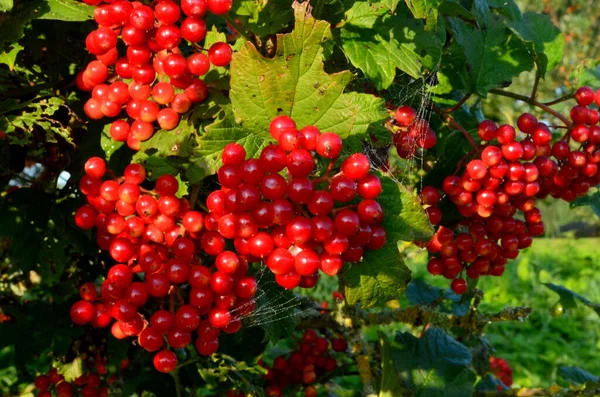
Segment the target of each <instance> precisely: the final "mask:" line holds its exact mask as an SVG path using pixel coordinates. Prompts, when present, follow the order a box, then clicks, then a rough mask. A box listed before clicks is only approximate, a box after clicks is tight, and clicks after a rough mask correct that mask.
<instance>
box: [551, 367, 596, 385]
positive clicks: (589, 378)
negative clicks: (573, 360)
mask: <svg viewBox="0 0 600 397" xmlns="http://www.w3.org/2000/svg"><path fill="white" fill-rule="evenodd" d="M558 375H559V376H560V377H561V378H563V379H565V380H567V381H569V382H570V383H573V384H576V385H582V384H584V383H585V382H594V383H597V382H600V379H599V378H598V376H596V375H593V374H591V373H589V372H588V371H586V370H584V369H581V368H579V367H568V366H564V365H563V366H560V367H558Z"/></svg>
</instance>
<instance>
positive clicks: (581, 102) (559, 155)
mask: <svg viewBox="0 0 600 397" xmlns="http://www.w3.org/2000/svg"><path fill="white" fill-rule="evenodd" d="M575 100H576V101H577V105H576V106H574V107H573V108H572V109H571V112H570V117H571V120H573V126H572V127H571V128H570V130H569V131H568V132H567V133H566V134H565V136H564V137H562V139H560V140H558V141H556V142H554V144H553V145H552V147H551V149H550V150H546V152H545V153H544V154H543V156H540V157H538V158H537V159H536V164H537V165H538V168H539V170H540V192H539V193H538V195H537V197H539V198H544V197H547V196H548V195H551V196H552V197H554V198H560V199H562V200H565V201H567V202H571V201H573V200H575V199H576V198H577V197H582V196H584V195H585V194H586V193H587V192H588V190H589V189H590V187H592V186H596V185H597V184H598V183H600V173H599V172H598V163H600V146H599V145H600V127H599V126H598V120H599V114H598V109H597V108H596V109H593V108H591V106H592V105H593V104H594V102H595V104H596V106H600V90H598V91H596V93H594V91H593V90H592V89H591V88H590V87H581V88H579V89H578V90H577V91H576V93H575ZM522 121H523V120H522ZM552 157H553V159H552Z"/></svg>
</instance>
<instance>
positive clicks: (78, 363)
mask: <svg viewBox="0 0 600 397" xmlns="http://www.w3.org/2000/svg"><path fill="white" fill-rule="evenodd" d="M58 373H59V374H61V375H63V376H64V377H65V381H67V382H72V381H73V380H75V379H76V378H79V377H80V376H81V375H83V360H82V359H81V357H77V358H75V360H73V361H71V362H70V363H67V364H64V365H62V366H60V367H59V368H58Z"/></svg>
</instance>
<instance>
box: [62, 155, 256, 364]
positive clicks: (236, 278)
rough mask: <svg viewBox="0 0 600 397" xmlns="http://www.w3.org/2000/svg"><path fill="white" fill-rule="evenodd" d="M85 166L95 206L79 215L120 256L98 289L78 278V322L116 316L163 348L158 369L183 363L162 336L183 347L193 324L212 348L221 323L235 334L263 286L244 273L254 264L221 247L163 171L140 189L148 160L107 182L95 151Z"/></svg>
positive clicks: (126, 329) (118, 327)
mask: <svg viewBox="0 0 600 397" xmlns="http://www.w3.org/2000/svg"><path fill="white" fill-rule="evenodd" d="M85 173H86V175H84V176H83V177H82V178H81V180H80V190H81V192H82V193H83V194H84V195H86V196H87V199H88V202H89V204H86V205H84V206H82V207H81V208H79V209H78V210H77V212H76V213H75V222H76V224H77V225H78V226H79V227H81V228H83V229H92V228H96V231H97V233H96V240H97V242H98V245H99V246H100V248H101V249H103V250H107V251H109V253H110V255H111V257H112V258H113V259H114V260H115V261H116V262H118V264H116V265H114V266H112V267H111V268H110V269H109V271H108V274H107V277H106V280H105V281H104V282H103V283H102V285H101V288H100V291H101V292H100V297H98V291H97V289H96V285H94V284H93V283H86V284H84V285H82V286H81V288H80V295H81V298H82V300H80V301H78V302H76V303H75V304H74V305H73V306H72V308H71V313H70V314H71V319H72V321H73V322H75V323H76V324H79V325H83V324H88V323H89V324H91V325H92V326H94V327H97V328H104V327H108V326H109V325H110V324H111V323H112V320H113V319H114V320H116V322H115V323H113V325H112V328H111V331H112V335H113V336H114V337H116V338H119V339H121V338H125V337H135V336H137V337H138V343H139V345H140V346H141V347H142V348H144V349H146V350H147V351H150V352H156V351H158V353H156V355H155V357H154V366H155V367H156V369H157V370H159V371H161V372H170V371H172V370H173V369H174V368H175V366H176V365H177V357H176V356H175V353H173V352H172V351H170V350H166V349H164V346H165V339H166V341H167V342H168V345H169V346H170V347H171V348H175V349H177V348H183V347H185V346H187V345H189V344H190V343H191V341H192V333H193V332H196V334H197V338H196V341H195V346H196V349H197V350H198V352H199V353H200V354H203V355H211V354H213V353H214V352H216V351H217V349H218V346H219V343H218V337H219V334H220V333H221V331H223V332H226V333H235V332H237V331H238V330H239V329H240V327H241V320H240V318H241V317H242V316H245V315H249V314H250V313H252V311H253V310H254V307H255V303H254V300H253V297H254V295H255V294H256V292H257V284H256V281H255V279H254V278H253V277H251V276H248V275H247V272H248V262H247V261H246V260H245V259H244V258H243V257H241V256H238V255H236V254H235V253H233V252H231V251H225V240H224V239H223V238H222V237H221V236H220V235H218V234H217V233H214V232H211V231H206V230H205V224H204V221H205V216H204V215H203V214H202V213H201V212H198V211H193V210H191V209H190V205H189V203H188V201H187V200H186V199H179V198H177V197H176V196H175V193H176V192H177V190H178V182H177V180H176V179H175V178H174V177H173V176H170V175H163V176H161V177H159V178H158V180H157V181H156V185H155V187H154V190H152V191H148V190H145V189H143V188H142V187H140V184H141V183H142V182H144V180H145V176H146V171H145V169H144V167H143V166H141V165H138V164H130V165H128V166H127V167H126V169H125V172H124V177H122V178H116V179H108V180H106V181H103V180H102V178H103V176H104V175H105V174H106V173H107V170H106V164H105V162H104V161H103V160H102V159H100V158H98V157H93V158H91V159H89V160H88V161H87V162H86V164H85ZM203 263H205V264H207V265H206V266H203ZM208 264H211V265H212V264H214V268H213V266H210V265H208ZM207 266H210V267H207ZM136 275H137V276H139V281H136V278H137V276H136ZM184 293H185V294H184ZM185 295H187V296H185ZM92 302H93V303H92ZM176 302H177V303H178V308H177V309H176V308H175V307H176V305H175V303H176ZM186 302H187V303H186ZM157 303H158V304H157ZM165 305H167V306H168V307H169V310H164V309H162V307H163V306H165ZM157 306H160V307H161V309H160V310H157V311H154V310H156V309H155V308H156V307H157Z"/></svg>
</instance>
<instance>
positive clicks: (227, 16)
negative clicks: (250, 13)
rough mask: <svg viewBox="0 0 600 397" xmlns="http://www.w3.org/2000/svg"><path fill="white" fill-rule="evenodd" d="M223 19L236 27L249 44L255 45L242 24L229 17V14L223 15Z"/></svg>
mask: <svg viewBox="0 0 600 397" xmlns="http://www.w3.org/2000/svg"><path fill="white" fill-rule="evenodd" d="M221 16H222V17H223V19H225V20H226V21H227V22H228V23H229V24H230V25H231V26H233V27H234V29H235V30H237V31H238V32H239V34H241V35H242V36H243V37H244V38H245V39H246V40H248V41H249V42H251V43H253V42H254V41H253V40H252V38H251V37H250V36H248V34H247V33H246V30H245V28H244V27H243V26H241V25H240V24H238V23H237V22H236V21H234V20H233V18H231V16H229V15H228V14H225V15H221Z"/></svg>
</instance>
